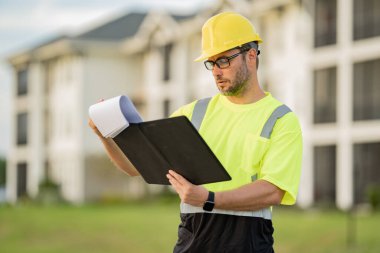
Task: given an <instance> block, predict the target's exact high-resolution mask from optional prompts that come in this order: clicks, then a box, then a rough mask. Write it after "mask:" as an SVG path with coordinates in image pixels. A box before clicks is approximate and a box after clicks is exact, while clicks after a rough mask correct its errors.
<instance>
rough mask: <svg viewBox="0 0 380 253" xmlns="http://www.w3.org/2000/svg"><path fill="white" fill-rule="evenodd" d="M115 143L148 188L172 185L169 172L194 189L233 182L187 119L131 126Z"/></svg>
mask: <svg viewBox="0 0 380 253" xmlns="http://www.w3.org/2000/svg"><path fill="white" fill-rule="evenodd" d="M113 139H114V141H115V142H116V144H117V145H118V146H119V148H120V149H121V150H122V151H123V153H124V154H125V155H126V156H127V157H128V159H129V160H130V161H131V163H132V164H133V165H134V166H135V168H136V169H137V170H138V171H139V172H140V174H141V176H142V177H143V178H144V180H145V181H146V182H147V183H149V184H160V185H169V184H170V183H169V180H168V179H167V177H166V174H167V173H168V170H169V169H172V170H174V171H176V172H177V173H179V174H181V175H182V176H183V177H185V178H186V179H187V180H188V181H189V182H191V183H193V184H195V185H201V184H206V183H214V182H220V181H227V180H231V177H230V175H229V174H228V173H227V171H226V170H225V169H224V167H223V165H222V164H221V163H220V161H219V160H218V159H217V157H216V156H215V154H214V153H213V152H212V151H211V149H210V148H209V147H208V145H207V143H206V142H205V141H204V140H203V139H202V137H201V136H200V135H199V133H198V131H197V130H196V129H195V128H194V126H193V125H192V123H191V122H190V121H189V120H188V119H187V118H186V117H185V116H179V117H173V118H168V119H161V120H154V121H145V122H141V123H131V124H130V125H129V126H128V127H127V128H126V129H124V130H123V131H122V132H121V133H120V134H118V135H117V136H116V137H115V138H113Z"/></svg>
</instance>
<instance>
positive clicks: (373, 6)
mask: <svg viewBox="0 0 380 253" xmlns="http://www.w3.org/2000/svg"><path fill="white" fill-rule="evenodd" d="M353 16H354V25H353V29H354V40H360V39H365V38H370V37H375V36H379V35H380V18H379V17H380V1H379V0H354V9H353Z"/></svg>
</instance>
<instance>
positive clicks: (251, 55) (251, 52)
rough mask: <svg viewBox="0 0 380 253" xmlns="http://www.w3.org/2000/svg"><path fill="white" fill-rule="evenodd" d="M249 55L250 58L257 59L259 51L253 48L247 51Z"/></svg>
mask: <svg viewBox="0 0 380 253" xmlns="http://www.w3.org/2000/svg"><path fill="white" fill-rule="evenodd" d="M247 56H248V58H249V59H250V60H256V59H257V52H256V50H255V49H253V48H251V49H250V50H249V51H248V52H247Z"/></svg>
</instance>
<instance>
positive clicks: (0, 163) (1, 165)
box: [0, 158, 7, 186]
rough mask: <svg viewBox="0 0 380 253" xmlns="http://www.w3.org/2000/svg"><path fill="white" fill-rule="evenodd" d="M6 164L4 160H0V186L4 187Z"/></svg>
mask: <svg viewBox="0 0 380 253" xmlns="http://www.w3.org/2000/svg"><path fill="white" fill-rule="evenodd" d="M6 165H7V163H6V161H5V160H4V159H2V158H0V186H3V185H5V180H6V179H5V178H6V167H7V166H6Z"/></svg>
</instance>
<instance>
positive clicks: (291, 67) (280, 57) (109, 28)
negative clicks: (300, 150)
mask: <svg viewBox="0 0 380 253" xmlns="http://www.w3.org/2000/svg"><path fill="white" fill-rule="evenodd" d="M379 5H380V3H379V1H376V0H303V1H302V0H252V1H249V0H240V1H228V0H225V1H219V2H217V4H215V5H214V6H212V7H210V8H208V9H204V10H201V11H200V12H199V13H196V14H194V15H189V16H181V15H173V14H167V13H163V12H154V11H152V12H148V13H128V14H126V15H124V16H121V17H119V18H115V19H113V20H109V21H108V22H105V23H104V24H102V25H98V26H96V27H94V28H93V29H90V30H89V31H87V32H84V33H81V34H79V35H76V36H71V37H60V38H57V39H55V40H52V41H49V42H47V43H44V44H41V45H39V46H37V47H34V48H31V49H30V50H28V51H26V52H20V53H19V54H17V55H14V56H13V57H11V58H10V62H11V64H12V65H13V67H14V70H15V76H16V78H15V79H16V80H17V82H16V83H15V85H14V94H15V97H14V101H15V111H14V113H13V115H14V116H13V119H12V120H13V126H14V128H13V129H15V132H14V136H13V148H12V151H11V152H10V156H9V159H8V173H7V198H8V199H9V200H10V201H12V202H15V201H17V199H18V198H19V197H21V196H23V195H30V196H36V195H37V193H38V185H39V183H40V182H41V181H42V180H43V179H44V178H46V177H48V178H50V179H51V180H53V181H55V182H56V183H59V184H60V185H61V191H62V194H63V196H64V197H65V198H66V199H67V200H69V201H72V202H75V203H82V202H84V201H89V200H96V199H99V198H103V197H107V196H131V195H134V196H138V195H143V194H146V193H147V192H148V193H149V192H154V191H157V189H156V188H154V187H148V186H147V185H146V184H144V183H143V182H142V180H141V179H139V178H128V177H127V176H125V175H123V174H122V173H121V172H119V171H117V170H116V169H113V168H110V167H113V166H112V165H111V164H110V162H109V161H108V159H107V158H106V156H105V154H104V151H103V149H102V147H101V145H100V143H99V141H98V140H97V138H96V136H95V135H94V134H93V133H92V132H91V130H90V129H89V128H88V126H87V118H88V116H87V115H88V113H87V109H88V107H89V106H90V105H91V104H93V103H94V102H96V101H97V100H98V99H99V98H110V97H113V96H117V95H120V94H126V95H128V96H129V97H131V98H132V100H133V101H134V102H135V104H136V105H137V107H138V109H139V111H140V112H141V114H142V115H143V117H144V119H146V120H150V119H156V118H161V117H166V116H168V115H169V114H170V112H172V111H173V110H175V108H177V107H179V106H180V105H182V104H185V103H188V102H190V101H192V100H194V99H197V98H202V97H205V96H210V95H212V94H214V93H216V92H217V90H216V89H215V87H214V86H215V85H214V82H213V79H212V77H211V74H210V73H209V72H207V70H205V68H204V66H203V64H199V63H194V62H193V59H194V58H196V56H197V55H198V54H199V53H200V39H201V33H200V32H201V26H202V24H203V23H204V22H205V20H207V19H208V18H209V17H210V16H212V15H214V14H216V13H218V12H220V11H223V10H234V11H238V12H240V13H242V14H244V15H245V16H247V17H249V18H250V19H251V20H252V21H253V23H254V24H255V26H256V29H257V30H258V31H259V32H260V35H261V37H262V38H263V39H264V43H263V44H262V46H261V52H262V54H261V55H260V57H261V58H260V67H259V78H260V82H261V84H262V85H263V86H264V88H265V89H266V90H269V91H270V92H272V93H273V95H274V96H275V97H277V98H278V99H280V100H282V101H283V102H284V103H286V104H287V105H288V106H290V107H291V108H292V109H293V110H294V111H295V112H296V113H297V114H298V115H299V117H300V119H301V124H302V126H303V130H304V139H305V141H304V150H305V151H304V152H305V153H304V164H303V175H302V179H301V188H300V193H299V201H298V203H299V205H301V206H303V207H309V206H311V205H313V204H328V205H337V206H338V207H339V208H343V209H345V208H349V207H350V206H352V205H353V204H357V203H363V202H366V201H367V200H366V191H367V187H368V186H370V185H379V184H380V183H379V182H380V170H379V164H380V156H379V155H378V154H380V130H379V129H380V110H379V108H380V71H379V70H380V19H379V18H378V17H380V6H379ZM354 10H355V11H354ZM158 190H159V189H158Z"/></svg>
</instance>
